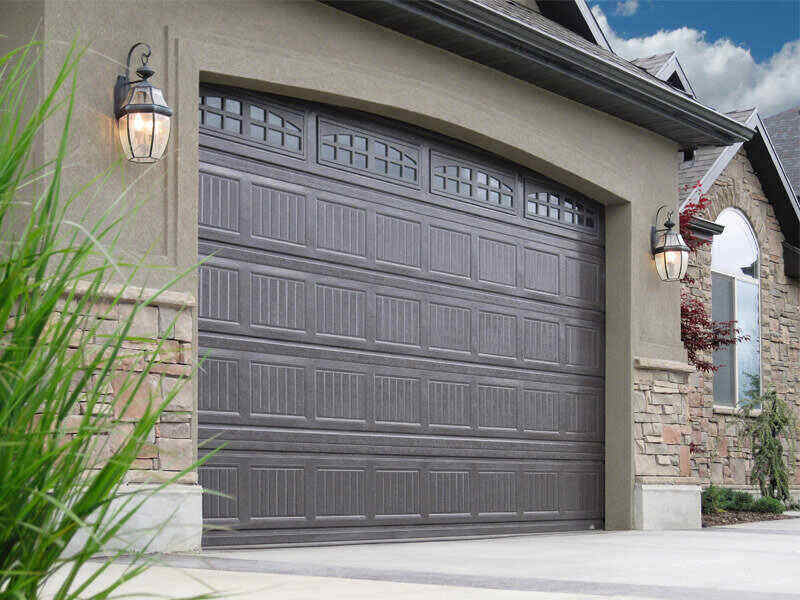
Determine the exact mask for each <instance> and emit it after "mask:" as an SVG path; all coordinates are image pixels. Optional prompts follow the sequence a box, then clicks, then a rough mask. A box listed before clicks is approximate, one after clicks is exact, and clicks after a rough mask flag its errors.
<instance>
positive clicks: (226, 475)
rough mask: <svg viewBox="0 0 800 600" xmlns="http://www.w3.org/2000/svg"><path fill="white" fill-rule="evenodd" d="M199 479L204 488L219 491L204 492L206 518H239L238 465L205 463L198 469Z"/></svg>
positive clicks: (204, 513)
mask: <svg viewBox="0 0 800 600" xmlns="http://www.w3.org/2000/svg"><path fill="white" fill-rule="evenodd" d="M198 479H199V482H200V485H201V486H203V489H204V490H211V491H213V492H217V493H209V492H204V493H203V517H204V518H206V519H238V518H239V500H238V499H239V471H238V469H237V468H236V467H218V466H208V465H203V466H201V467H200V468H199V469H198ZM220 494H224V495H220Z"/></svg>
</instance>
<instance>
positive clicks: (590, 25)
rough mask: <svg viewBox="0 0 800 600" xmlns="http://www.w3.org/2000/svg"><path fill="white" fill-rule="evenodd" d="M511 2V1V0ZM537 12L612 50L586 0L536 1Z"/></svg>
mask: <svg viewBox="0 0 800 600" xmlns="http://www.w3.org/2000/svg"><path fill="white" fill-rule="evenodd" d="M511 1H512V2H513V0H511ZM537 4H538V6H539V10H540V11H541V13H542V14H543V15H544V16H545V17H547V18H548V19H550V20H552V21H555V22H556V23H558V24H560V25H562V26H564V27H566V28H567V29H569V30H570V31H572V32H574V33H577V34H578V35H580V36H581V37H583V38H584V39H586V40H587V41H589V42H592V43H594V44H597V45H598V46H600V47H601V48H605V49H606V50H608V51H609V52H613V51H614V50H613V49H612V48H611V46H610V45H609V43H608V40H607V39H606V36H605V34H604V33H603V30H602V29H600V25H599V24H598V22H597V19H595V18H594V14H593V13H592V9H591V8H589V4H588V3H587V2H586V0H569V1H566V2H565V0H537Z"/></svg>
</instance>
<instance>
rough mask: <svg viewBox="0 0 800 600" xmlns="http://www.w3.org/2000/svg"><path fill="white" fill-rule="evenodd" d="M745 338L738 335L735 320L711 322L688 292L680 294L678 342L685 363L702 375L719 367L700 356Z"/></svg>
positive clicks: (699, 302) (702, 307) (696, 300)
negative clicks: (680, 342)
mask: <svg viewBox="0 0 800 600" xmlns="http://www.w3.org/2000/svg"><path fill="white" fill-rule="evenodd" d="M747 339H749V338H748V337H747V336H746V335H741V330H740V329H738V328H737V327H736V321H713V320H712V319H711V317H710V316H709V314H708V311H706V307H705V305H704V304H703V303H702V302H701V301H700V299H698V298H694V297H692V296H691V295H690V294H689V293H688V292H686V291H684V292H681V340H682V341H683V346H684V347H685V348H686V354H687V357H688V359H689V362H690V363H691V364H693V365H694V366H695V367H697V368H698V369H699V370H700V371H703V372H705V373H709V372H713V371H716V370H717V369H718V368H719V367H716V366H714V364H713V363H712V362H711V361H709V360H705V359H703V358H702V357H701V353H703V352H713V351H714V350H719V349H720V348H722V347H724V346H730V345H731V344H735V343H737V342H743V341H746V340H747Z"/></svg>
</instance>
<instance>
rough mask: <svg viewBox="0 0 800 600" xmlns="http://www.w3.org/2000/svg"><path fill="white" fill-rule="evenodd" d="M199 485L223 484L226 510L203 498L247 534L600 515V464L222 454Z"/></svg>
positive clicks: (223, 520) (221, 519)
mask: <svg viewBox="0 0 800 600" xmlns="http://www.w3.org/2000/svg"><path fill="white" fill-rule="evenodd" d="M232 464H235V465H236V466H235V469H236V470H235V474H236V475H235V476H233V473H232V471H231V465H232ZM200 480H201V484H203V485H204V486H205V487H211V486H213V485H218V482H225V484H226V487H225V488H224V489H225V490H227V491H226V492H224V493H225V494H226V496H229V497H228V498H225V499H224V501H225V502H226V503H225V504H220V501H219V500H217V498H218V497H215V496H213V495H210V494H208V495H207V498H209V499H207V500H205V501H206V503H207V507H208V508H209V509H212V508H215V509H216V510H217V512H214V513H213V514H216V515H220V517H217V518H215V521H216V522H217V523H219V524H227V525H230V526H232V527H241V528H246V529H262V528H263V529H273V528H294V527H297V526H302V527H311V528H317V527H340V526H343V525H350V526H371V525H376V524H381V525H393V524H428V523H430V524H436V523H469V522H503V521H523V522H524V521H537V520H544V519H570V520H578V519H580V520H592V519H599V518H600V517H601V515H602V506H601V498H602V485H603V484H602V475H601V473H600V470H599V468H598V464H597V463H594V464H591V463H587V464H584V465H580V466H578V467H577V468H574V467H573V466H571V465H569V464H565V463H563V462H536V461H513V460H499V461H498V460H496V461H488V460H482V461H474V460H453V459H449V460H448V459H425V460H421V459H414V458H406V457H402V458H401V457H398V458H392V457H383V458H376V457H366V456H352V455H338V456H337V455H332V456H324V457H323V456H319V455H313V454H308V455H304V454H297V455H294V456H291V457H287V456H286V455H285V454H254V453H235V452H228V453H224V452H223V453H222V454H219V455H216V456H214V457H212V458H211V459H210V460H209V461H207V462H206V463H205V464H204V466H203V467H201V469H200ZM215 502H217V506H214V503H215ZM218 507H219V508H218Z"/></svg>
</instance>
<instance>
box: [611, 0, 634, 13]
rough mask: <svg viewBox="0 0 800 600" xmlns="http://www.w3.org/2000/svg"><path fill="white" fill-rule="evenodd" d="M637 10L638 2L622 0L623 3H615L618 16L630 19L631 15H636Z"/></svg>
mask: <svg viewBox="0 0 800 600" xmlns="http://www.w3.org/2000/svg"><path fill="white" fill-rule="evenodd" d="M637 10H639V0H624V1H623V2H617V10H616V13H617V14H618V15H622V16H624V17H630V16H631V15H634V14H636V11H637Z"/></svg>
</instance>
